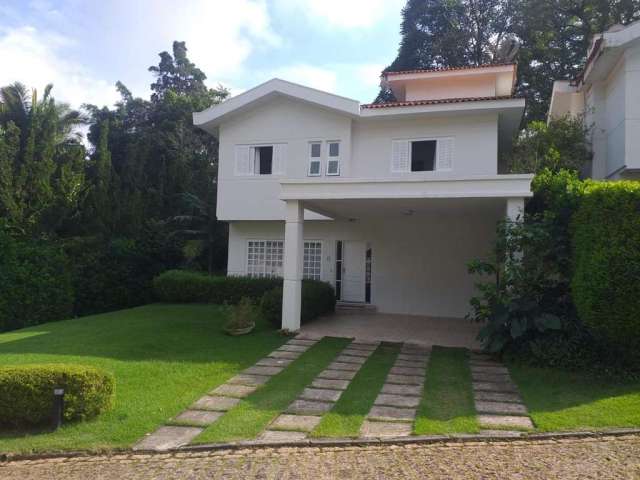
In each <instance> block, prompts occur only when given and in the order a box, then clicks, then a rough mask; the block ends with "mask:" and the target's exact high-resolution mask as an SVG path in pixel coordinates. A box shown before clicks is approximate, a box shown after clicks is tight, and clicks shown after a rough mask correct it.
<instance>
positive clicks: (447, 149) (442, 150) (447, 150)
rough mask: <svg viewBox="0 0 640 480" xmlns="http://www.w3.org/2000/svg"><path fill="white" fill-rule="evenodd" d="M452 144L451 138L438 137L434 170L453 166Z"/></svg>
mask: <svg viewBox="0 0 640 480" xmlns="http://www.w3.org/2000/svg"><path fill="white" fill-rule="evenodd" d="M453 146H454V142H453V138H440V139H438V148H437V150H438V160H437V164H436V170H451V169H452V168H453Z"/></svg>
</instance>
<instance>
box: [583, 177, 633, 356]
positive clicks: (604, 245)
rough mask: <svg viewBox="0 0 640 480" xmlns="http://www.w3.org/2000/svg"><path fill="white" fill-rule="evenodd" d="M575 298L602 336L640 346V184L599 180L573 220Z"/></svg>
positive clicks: (623, 345)
mask: <svg viewBox="0 0 640 480" xmlns="http://www.w3.org/2000/svg"><path fill="white" fill-rule="evenodd" d="M571 227H572V245H573V266H574V274H573V278H572V282H571V290H572V296H573V300H574V303H575V306H576V308H577V311H578V315H579V316H580V318H581V319H582V321H583V322H584V323H585V324H586V325H587V326H588V327H589V328H590V329H591V331H592V332H593V333H595V334H596V335H597V336H599V337H600V338H602V339H603V340H606V341H608V342H610V343H612V344H613V345H616V346H619V347H621V348H622V349H624V350H626V351H628V352H632V353H635V355H638V349H639V348H640V301H639V299H640V182H632V181H619V182H593V183H591V184H589V185H588V186H587V188H586V191H585V193H584V196H583V198H582V201H581V202H580V207H579V208H578V210H577V212H576V214H575V215H574V217H573V220H572V225H571Z"/></svg>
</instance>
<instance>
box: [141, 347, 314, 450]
mask: <svg viewBox="0 0 640 480" xmlns="http://www.w3.org/2000/svg"><path fill="white" fill-rule="evenodd" d="M317 341H318V339H311V338H304V337H300V336H298V337H296V338H293V339H292V340H289V341H288V342H287V343H285V344H284V345H282V346H281V347H280V348H278V349H277V350H274V351H273V352H271V353H270V354H269V356H267V357H265V358H263V359H262V360H260V361H258V362H257V363H256V364H255V365H254V366H252V367H249V368H247V369H245V370H243V371H242V372H241V373H240V374H238V375H236V376H235V377H232V378H230V379H229V380H228V381H227V382H226V383H224V384H222V385H220V386H219V387H217V388H215V389H213V390H212V391H210V392H209V393H208V394H207V395H205V396H203V397H202V398H200V399H198V400H197V401H196V402H195V403H194V404H193V405H191V407H189V409H187V410H185V411H184V412H182V413H180V414H179V415H177V416H176V417H174V418H173V419H171V420H169V422H167V425H164V426H162V427H160V428H158V429H157V430H156V431H155V432H153V433H151V434H149V435H146V436H145V437H144V438H143V439H141V440H140V441H139V442H138V443H136V444H135V445H134V446H133V449H134V450H158V451H162V450H168V449H171V448H176V447H180V446H182V445H186V444H188V443H190V442H191V440H193V439H194V438H195V437H197V436H198V435H199V434H200V433H202V431H203V430H204V429H205V428H206V427H207V426H209V425H211V424H212V423H214V422H215V421H216V420H218V419H219V418H220V417H221V416H222V415H224V413H225V412H226V411H228V410H230V409H231V408H233V407H235V406H236V405H237V404H238V403H239V402H240V400H241V399H242V398H244V397H246V396H248V395H250V394H251V393H253V392H254V391H255V390H256V389H258V388H259V387H260V386H262V385H264V384H265V383H267V382H268V381H269V379H271V377H273V376H274V375H277V374H278V373H280V372H281V371H282V370H284V369H285V367H287V366H288V365H289V364H290V363H291V362H293V361H294V360H295V359H297V358H298V357H299V356H300V355H302V354H303V353H304V352H306V351H307V350H308V349H309V347H311V346H312V345H314V344H315V343H316V342H317Z"/></svg>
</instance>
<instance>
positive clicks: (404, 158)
mask: <svg viewBox="0 0 640 480" xmlns="http://www.w3.org/2000/svg"><path fill="white" fill-rule="evenodd" d="M454 145H455V142H454V138H452V137H442V138H435V139H423V138H421V139H415V140H393V141H392V142H391V171H392V172H394V173H403V172H431V171H448V170H451V169H452V168H453V156H454V155H453V150H454Z"/></svg>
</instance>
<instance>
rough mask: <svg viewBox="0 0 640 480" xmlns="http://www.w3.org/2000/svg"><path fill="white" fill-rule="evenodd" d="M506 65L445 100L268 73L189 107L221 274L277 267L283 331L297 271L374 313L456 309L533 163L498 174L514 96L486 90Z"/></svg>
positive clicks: (293, 324) (295, 323)
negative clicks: (202, 154)
mask: <svg viewBox="0 0 640 480" xmlns="http://www.w3.org/2000/svg"><path fill="white" fill-rule="evenodd" d="M476 70H481V69H471V70H470V72H469V75H471V76H472V77H473V76H474V75H476V73H477V72H476ZM507 70H508V71H511V72H513V73H515V69H514V68H513V67H509V68H507V67H505V66H500V68H498V69H497V70H496V71H495V72H493V73H491V68H487V69H482V74H481V75H477V79H478V82H479V83H480V86H479V87H478V88H480V89H481V88H485V87H486V85H487V84H489V83H492V85H493V88H494V91H493V95H482V97H489V98H482V99H480V98H475V97H474V98H471V97H470V98H468V99H465V100H463V101H460V100H459V97H458V96H456V99H457V100H456V101H447V99H446V97H443V90H442V89H441V88H434V89H433V91H432V93H433V95H434V96H433V98H431V97H429V91H428V90H427V91H424V92H422V93H420V94H419V95H420V96H421V97H422V98H420V99H419V100H418V101H415V100H409V99H407V98H401V99H399V100H400V102H398V103H394V104H390V105H385V106H382V107H375V108H374V107H370V106H366V105H365V106H360V105H359V104H358V102H356V101H353V100H349V99H345V98H342V97H338V96H335V95H331V94H328V93H325V92H319V91H317V90H313V89H309V88H306V87H302V86H299V85H295V84H291V83H289V82H285V81H282V80H278V79H274V80H271V81H270V82H267V83H266V84H263V85H260V86H258V87H256V88H255V89H253V90H249V91H248V92H245V93H243V94H242V95H239V96H237V97H235V98H232V99H230V100H228V101H226V102H224V103H222V104H220V105H218V106H214V107H212V108H210V109H208V110H206V111H204V112H199V113H196V114H194V122H195V124H196V125H199V126H201V128H203V129H205V130H206V131H208V132H210V133H212V134H214V135H217V136H218V138H219V142H220V150H219V178H218V205H217V215H218V218H219V219H220V220H224V221H227V222H229V259H228V274H230V275H281V276H283V278H284V300H283V302H284V303H283V328H288V329H290V330H297V328H298V327H299V318H300V282H301V279H302V278H303V277H308V278H316V279H321V280H324V281H327V282H329V283H331V284H333V285H334V286H335V287H336V289H337V291H338V294H339V298H340V299H341V300H343V301H347V302H360V303H365V302H366V303H371V304H372V305H374V306H375V307H377V309H378V310H379V311H381V312H389V313H404V314H422V315H435V316H441V317H462V316H464V315H465V314H466V313H467V312H468V305H469V304H468V302H469V298H470V297H471V296H472V295H473V292H474V280H475V279H473V278H472V277H470V276H469V275H468V274H467V263H468V262H469V261H470V260H472V259H474V258H478V257H482V256H485V255H486V254H488V253H489V251H490V248H491V244H492V241H493V239H494V235H495V228H496V222H497V221H499V220H500V219H502V218H504V217H505V215H507V214H508V215H511V216H512V217H515V216H517V215H519V214H521V212H522V207H523V199H524V198H525V197H528V196H530V195H531V193H530V189H529V185H530V181H531V177H532V176H530V175H499V173H498V160H497V159H498V151H499V149H500V148H506V146H508V143H509V138H510V135H511V133H512V132H513V131H514V130H515V129H516V128H517V126H518V122H519V120H520V117H521V115H522V110H523V107H524V101H523V100H521V99H515V98H512V97H510V96H508V97H504V94H503V92H502V91H501V90H499V89H503V90H504V88H505V85H506V84H509V85H511V86H512V85H513V78H512V77H509V78H508V79H506V80H505V78H503V77H504V75H505V71H507ZM419 74H420V75H419V77H420V80H421V81H423V80H424V78H422V77H424V76H425V75H427V76H428V75H429V73H428V72H419ZM450 74H453V72H450ZM406 75H414V73H408V74H406ZM446 75H447V73H446V72H438V76H437V80H438V81H442V79H443V77H444V76H446ZM491 75H493V77H491ZM400 76H401V75H400ZM455 76H456V81H459V82H463V83H464V82H467V83H469V82H470V81H471V80H469V78H466V79H465V76H464V75H463V74H461V73H460V71H459V70H456V71H455ZM396 78H399V77H396ZM474 78H475V77H474ZM488 78H490V81H488V80H487V79H488ZM406 85H410V82H408V83H406ZM496 85H498V87H496ZM468 86H471V87H473V85H472V84H471V83H470V84H469V85H468ZM465 88H466V87H465ZM474 88H475V87H474ZM496 88H498V91H500V93H501V95H497V94H496V90H495V89H496ZM410 89H411V88H409V90H410ZM469 91H470V92H473V91H474V90H473V88H471V89H470V90H469ZM456 93H458V94H459V93H460V92H456ZM485 93H486V92H485ZM489 93H490V92H489ZM450 98H451V97H450ZM443 99H444V101H443ZM432 101H433V102H432Z"/></svg>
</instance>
